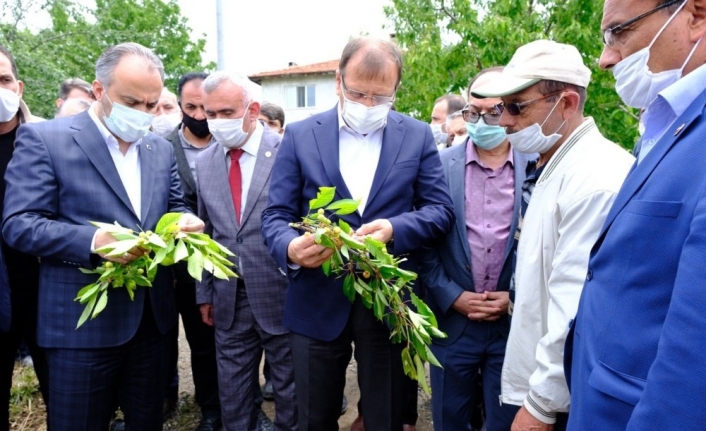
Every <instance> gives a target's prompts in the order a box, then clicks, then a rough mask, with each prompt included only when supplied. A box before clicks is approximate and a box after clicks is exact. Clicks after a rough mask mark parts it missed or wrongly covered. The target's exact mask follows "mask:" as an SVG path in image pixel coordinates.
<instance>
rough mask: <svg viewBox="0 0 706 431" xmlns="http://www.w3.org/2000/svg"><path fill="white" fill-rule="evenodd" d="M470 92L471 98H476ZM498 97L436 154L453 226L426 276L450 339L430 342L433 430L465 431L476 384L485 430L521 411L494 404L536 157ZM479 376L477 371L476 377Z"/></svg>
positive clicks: (483, 74) (476, 82)
mask: <svg viewBox="0 0 706 431" xmlns="http://www.w3.org/2000/svg"><path fill="white" fill-rule="evenodd" d="M501 72H502V68H501V67H496V68H490V69H485V70H482V71H480V72H479V73H478V74H477V75H476V77H474V78H473V80H471V83H470V85H469V89H470V91H472V90H474V89H475V88H477V87H480V86H482V85H484V84H486V83H487V82H489V81H490V80H492V79H493V78H495V77H498V76H500V74H501ZM470 91H469V93H470ZM498 103H500V99H498V98H487V99H476V98H474V97H472V96H470V95H469V103H468V105H467V106H466V108H464V109H463V111H462V112H463V118H464V119H465V120H466V122H467V123H466V128H467V130H468V137H469V139H468V140H467V141H466V142H464V143H462V144H460V145H458V146H454V147H452V148H449V149H446V150H444V151H442V152H441V153H440V155H441V163H442V165H443V167H444V172H445V174H446V178H447V181H448V183H449V188H450V191H451V199H452V200H453V203H454V209H455V212H456V223H455V225H454V227H453V229H451V231H450V232H449V233H448V234H447V235H446V236H445V237H444V238H443V240H442V241H441V242H440V243H439V245H438V246H437V247H435V248H434V249H430V250H428V252H426V253H425V256H424V261H423V266H422V271H421V277H422V281H423V282H424V284H425V285H426V286H427V292H428V295H427V301H428V304H429V306H430V307H432V310H433V311H434V314H435V315H436V317H437V320H438V322H439V328H440V329H441V330H442V331H444V332H446V333H447V334H448V338H445V339H441V338H439V339H434V340H433V341H434V344H433V345H432V351H433V352H434V355H435V356H436V357H437V359H439V361H440V362H441V365H442V366H443V369H442V368H438V367H432V368H431V386H432V392H433V394H434V396H433V397H432V414H433V419H434V427H435V429H437V430H449V431H450V430H459V431H462V430H467V429H469V428H468V427H469V423H470V421H471V414H472V407H473V405H474V401H475V400H474V395H475V392H476V387H477V382H478V379H479V377H480V378H482V381H483V395H484V396H483V401H484V404H485V418H486V422H485V429H487V430H488V431H507V430H509V429H510V425H511V424H512V421H513V419H514V417H515V414H516V413H517V410H518V409H519V407H517V406H513V405H511V404H502V405H501V404H498V397H499V396H500V372H501V370H502V366H503V360H504V358H505V347H506V343H507V336H508V333H509V332H510V319H509V317H508V304H509V292H508V291H509V288H510V279H511V277H512V272H513V269H514V268H513V267H514V265H513V262H514V260H513V257H514V253H513V250H514V237H513V235H514V232H515V231H516V230H517V224H518V216H519V213H520V202H521V194H522V190H521V187H522V183H523V181H524V180H525V167H526V166H527V162H528V161H529V160H531V159H536V155H527V154H523V153H520V152H518V151H515V150H512V148H511V147H510V143H509V142H508V140H507V138H506V136H505V129H504V128H503V127H501V126H499V125H498V122H499V120H500V114H498V113H497V111H496V110H495V105H496V104H498ZM479 370H481V374H479V373H478V371H479Z"/></svg>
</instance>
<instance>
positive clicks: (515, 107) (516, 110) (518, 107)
mask: <svg viewBox="0 0 706 431" xmlns="http://www.w3.org/2000/svg"><path fill="white" fill-rule="evenodd" d="M562 91H563V90H562ZM559 93H561V91H555V92H554V93H550V94H546V95H544V96H542V97H538V98H536V99H532V100H528V101H526V102H521V103H505V102H500V103H498V104H497V105H495V110H496V111H498V115H502V113H503V112H504V111H507V113H508V114H510V115H512V116H513V117H516V116H518V115H520V113H522V110H523V109H524V108H526V107H527V106H529V105H531V104H533V103H535V102H539V101H540V100H544V99H548V98H550V97H552V96H556V95H557V94H559Z"/></svg>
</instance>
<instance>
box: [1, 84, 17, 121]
mask: <svg viewBox="0 0 706 431" xmlns="http://www.w3.org/2000/svg"><path fill="white" fill-rule="evenodd" d="M19 109H20V96H19V95H18V94H17V93H15V92H14V91H12V90H8V89H7V88H2V87H0V123H7V122H8V121H10V120H12V119H13V118H15V115H17V111H18V110H19Z"/></svg>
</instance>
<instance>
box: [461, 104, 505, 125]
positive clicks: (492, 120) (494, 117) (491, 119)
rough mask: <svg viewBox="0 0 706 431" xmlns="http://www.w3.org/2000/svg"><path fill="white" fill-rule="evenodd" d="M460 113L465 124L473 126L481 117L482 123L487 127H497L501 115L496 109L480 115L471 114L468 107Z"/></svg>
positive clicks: (478, 113)
mask: <svg viewBox="0 0 706 431" xmlns="http://www.w3.org/2000/svg"><path fill="white" fill-rule="evenodd" d="M461 112H462V113H463V120H464V121H465V122H466V123H474V124H475V123H477V122H478V120H479V119H480V118H481V117H483V122H484V123H485V124H487V125H489V126H497V125H498V124H500V116H501V115H502V114H501V113H499V112H498V110H497V109H495V111H494V112H486V113H484V114H482V113H480V112H473V111H471V110H470V109H469V108H468V107H466V108H463V110H462V111H461Z"/></svg>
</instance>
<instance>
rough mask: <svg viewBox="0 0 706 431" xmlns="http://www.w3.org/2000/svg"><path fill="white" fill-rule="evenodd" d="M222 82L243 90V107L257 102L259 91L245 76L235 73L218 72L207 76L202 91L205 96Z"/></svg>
mask: <svg viewBox="0 0 706 431" xmlns="http://www.w3.org/2000/svg"><path fill="white" fill-rule="evenodd" d="M224 82H230V83H231V84H233V85H235V86H236V87H240V88H241V89H242V90H243V105H245V106H247V104H248V103H250V102H259V94H258V93H259V91H257V88H256V85H257V84H255V83H254V82H252V81H251V80H250V79H248V77H247V76H244V75H241V74H239V73H236V72H228V71H225V70H219V71H217V72H213V73H212V74H210V75H208V78H206V79H204V80H203V84H201V85H202V86H203V91H204V93H206V94H211V93H213V92H214V91H216V90H217V89H218V88H219V87H220V86H221V84H223V83H224Z"/></svg>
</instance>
